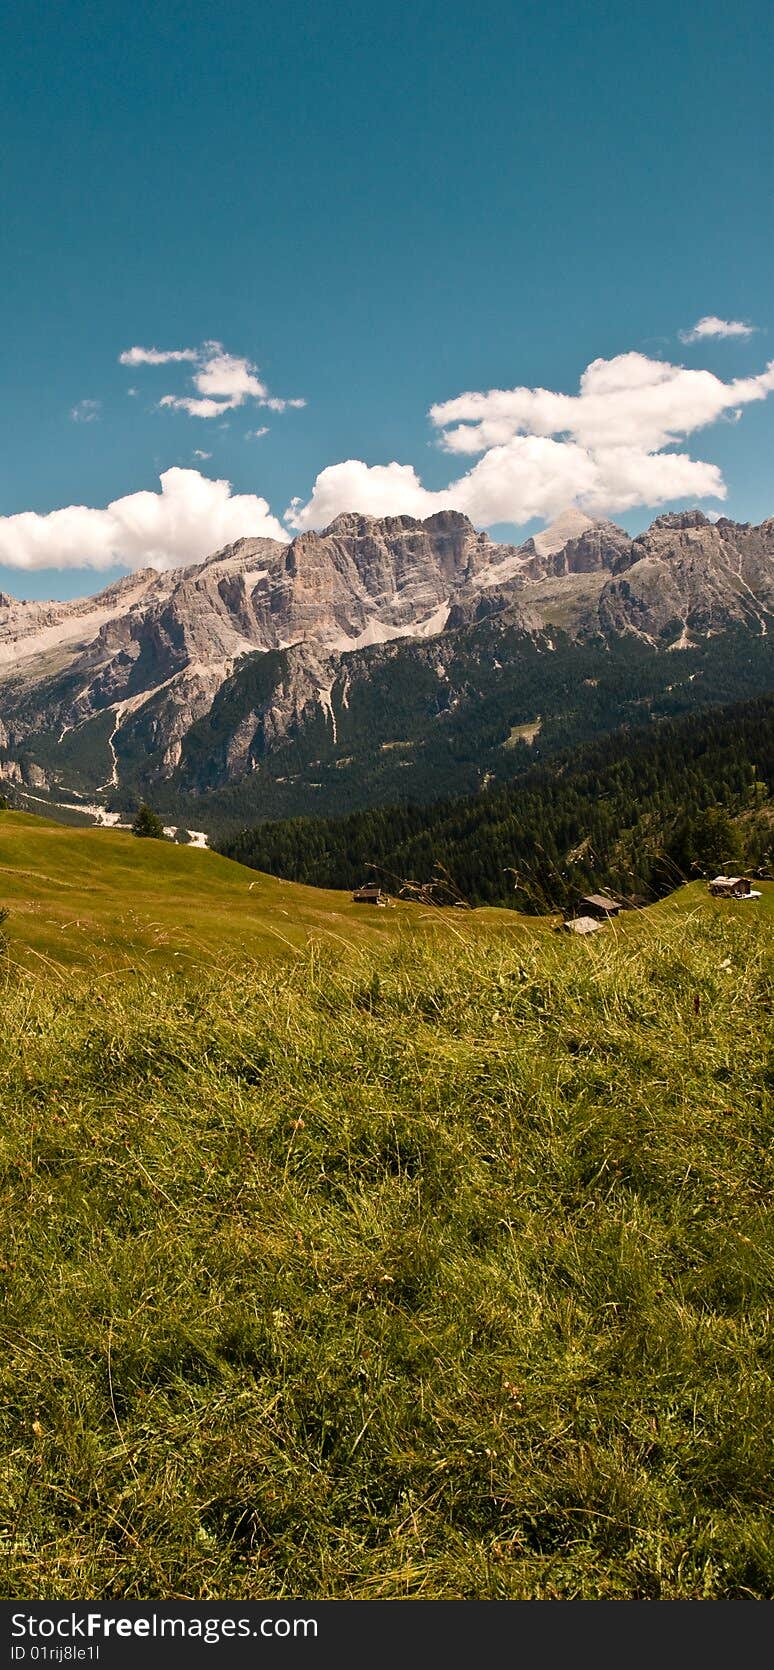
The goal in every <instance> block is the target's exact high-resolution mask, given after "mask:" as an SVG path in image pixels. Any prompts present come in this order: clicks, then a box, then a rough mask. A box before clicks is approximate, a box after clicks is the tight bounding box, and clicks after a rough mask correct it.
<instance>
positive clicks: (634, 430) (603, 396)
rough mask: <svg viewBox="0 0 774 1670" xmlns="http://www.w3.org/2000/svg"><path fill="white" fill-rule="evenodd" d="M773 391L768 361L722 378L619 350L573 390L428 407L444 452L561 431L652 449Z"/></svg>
mask: <svg viewBox="0 0 774 1670" xmlns="http://www.w3.org/2000/svg"><path fill="white" fill-rule="evenodd" d="M772 389H774V360H772V361H771V363H770V364H769V365H768V366H767V367H766V370H765V371H763V372H762V373H761V374H760V376H758V377H739V378H736V379H734V380H732V381H731V382H729V383H724V382H723V381H722V379H721V378H720V377H716V376H715V375H714V374H713V372H711V371H690V370H687V369H686V367H685V366H682V365H670V364H669V363H668V362H664V361H663V360H652V359H648V358H647V357H646V355H645V354H637V353H631V354H619V355H618V356H617V357H616V358H615V359H611V360H602V359H599V360H592V363H591V365H589V366H587V368H586V370H585V371H584V373H583V376H582V377H581V379H580V385H579V392H578V394H554V393H553V392H552V391H551V390H550V389H543V388H536V389H530V388H514V389H490V390H489V391H488V392H487V393H484V394H476V393H468V394H461V395H459V396H458V397H457V398H456V399H455V400H446V401H444V402H442V403H441V404H440V405H436V406H431V408H430V419H431V422H432V423H433V425H434V426H435V428H436V429H438V430H439V431H440V439H441V445H442V447H443V448H444V450H445V451H446V452H463V453H465V452H467V453H476V452H482V451H483V450H484V449H485V448H486V447H489V446H497V445H500V444H501V443H502V442H504V441H507V440H509V439H510V438H511V437H512V436H513V435H517V434H531V435H562V436H568V437H570V438H571V439H572V440H574V441H578V442H579V443H580V444H581V445H582V446H585V447H589V448H592V449H596V448H599V447H616V446H638V447H642V448H644V450H645V451H647V452H656V451H658V450H660V449H661V448H662V447H665V446H670V445H672V444H673V443H674V442H675V441H678V440H680V439H681V438H682V437H683V436H685V435H690V434H692V433H693V432H694V430H696V429H702V428H704V427H705V426H706V425H707V424H708V423H714V422H715V420H716V419H717V418H719V417H720V416H721V415H722V414H723V413H724V412H726V411H729V410H732V409H733V408H735V407H737V406H742V405H746V404H747V403H748V402H750V401H754V400H765V398H766V395H767V394H769V393H770V392H771V390H772Z"/></svg>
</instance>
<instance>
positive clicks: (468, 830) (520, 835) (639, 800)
mask: <svg viewBox="0 0 774 1670" xmlns="http://www.w3.org/2000/svg"><path fill="white" fill-rule="evenodd" d="M772 781H774V698H772V697H761V698H759V699H757V700H755V701H751V702H745V703H740V704H735V705H733V706H731V707H726V708H719V709H713V710H710V711H709V712H702V713H698V714H692V715H689V716H688V717H686V718H682V719H680V720H677V721H668V720H667V721H664V722H662V723H661V724H658V725H656V726H653V725H651V726H650V727H649V728H648V729H647V730H641V731H631V732H627V733H620V732H619V733H617V734H616V735H614V736H610V737H605V738H604V739H602V740H600V741H597V742H595V743H592V744H590V745H588V746H587V747H585V748H584V749H582V750H581V751H580V752H576V753H575V754H574V755H573V756H570V755H564V756H560V758H559V759H558V760H555V761H554V762H552V764H551V765H542V766H536V767H534V768H533V769H532V770H531V771H528V772H527V773H525V775H524V776H522V777H521V778H520V779H519V781H518V782H516V783H511V784H509V785H507V786H505V787H500V788H497V789H496V790H490V791H489V792H484V793H479V794H477V795H475V796H468V797H465V798H459V799H454V800H446V801H443V802H440V803H436V804H434V805H430V806H388V807H373V808H371V809H369V810H367V811H362V812H355V813H353V814H351V815H350V816H348V817H345V818H292V819H287V820H284V821H282V822H275V823H263V824H259V825H258V826H257V827H254V828H249V829H244V830H243V831H242V832H241V833H240V834H238V835H236V836H235V837H232V838H229V839H226V840H224V841H223V842H222V843H221V846H220V850H221V851H222V852H224V853H226V854H227V856H228V857H230V858H236V859H238V860H239V861H240V862H241V863H243V864H249V865H252V866H253V867H254V868H256V869H260V870H267V871H269V872H271V873H272V874H275V875H279V876H284V877H286V878H287V879H289V880H292V881H301V882H311V883H314V884H316V885H317V886H325V887H350V886H355V885H356V884H357V883H359V882H360V881H361V880H362V879H363V878H364V876H367V875H378V876H379V877H380V878H381V879H382V880H383V881H384V882H385V883H386V885H387V886H388V887H390V888H392V889H393V890H398V889H399V888H400V887H401V886H403V885H404V884H405V883H407V882H410V883H413V884H415V885H416V886H418V887H423V886H424V887H426V886H427V885H428V884H432V886H433V891H434V894H435V896H436V897H441V896H443V895H445V896H446V897H447V898H448V897H450V896H456V897H460V898H463V899H465V900H467V901H468V902H469V903H471V904H511V905H515V906H517V907H518V908H519V909H521V910H525V909H526V910H534V911H544V910H547V909H561V908H564V907H565V906H567V905H568V904H571V903H572V902H573V901H574V899H576V898H577V896H578V895H579V894H580V893H583V892H585V891H586V890H587V889H588V888H590V887H594V886H605V887H610V888H613V889H615V890H616V891H618V892H619V893H621V894H623V895H626V896H627V897H632V896H634V897H639V898H641V899H647V898H652V897H657V896H659V895H661V894H663V893H665V892H668V891H669V890H670V889H671V888H672V887H674V886H675V885H676V884H677V882H678V881H679V880H681V879H682V878H683V877H692V876H694V877H695V876H696V875H701V874H705V873H706V872H707V871H708V870H713V871H714V870H715V869H719V868H722V867H723V866H724V865H727V864H746V865H749V866H750V867H751V868H752V869H753V870H754V871H755V872H756V873H768V866H769V864H770V853H771V847H772V827H773V826H772V816H771V811H772V808H771V794H770V791H771V784H772Z"/></svg>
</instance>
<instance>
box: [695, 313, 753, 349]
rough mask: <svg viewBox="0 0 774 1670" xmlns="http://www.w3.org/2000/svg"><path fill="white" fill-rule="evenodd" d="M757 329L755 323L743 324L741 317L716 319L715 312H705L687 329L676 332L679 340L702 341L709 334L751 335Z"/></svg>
mask: <svg viewBox="0 0 774 1670" xmlns="http://www.w3.org/2000/svg"><path fill="white" fill-rule="evenodd" d="M757 329H758V327H757V325H745V324H744V323H743V322H742V320H741V319H718V317H717V314H715V313H707V314H705V316H704V318H703V319H697V321H696V324H695V325H692V326H691V328H690V330H689V331H678V333H677V334H678V336H679V338H680V341H681V342H703V341H704V340H705V339H706V338H707V337H709V336H741V337H746V336H753V335H754V334H755V332H756V330H757Z"/></svg>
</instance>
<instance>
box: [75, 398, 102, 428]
mask: <svg viewBox="0 0 774 1670" xmlns="http://www.w3.org/2000/svg"><path fill="white" fill-rule="evenodd" d="M101 411H102V401H101V400H79V401H78V404H77V406H73V408H72V411H71V412H70V417H71V418H72V421H73V423H96V421H97V418H98V417H99V416H100V413H101Z"/></svg>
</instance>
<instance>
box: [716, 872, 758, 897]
mask: <svg viewBox="0 0 774 1670" xmlns="http://www.w3.org/2000/svg"><path fill="white" fill-rule="evenodd" d="M707 885H708V887H709V890H710V893H712V894H714V896H715V898H717V899H749V897H750V894H751V892H752V883H751V881H750V877H749V876H715V877H714V879H713V880H712V881H710V882H708V883H707Z"/></svg>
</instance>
